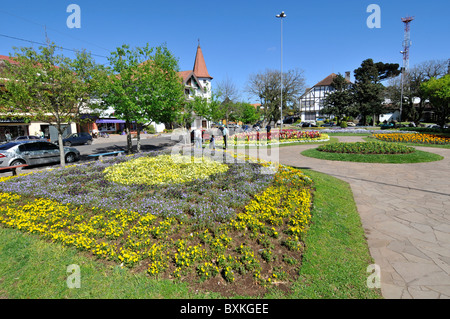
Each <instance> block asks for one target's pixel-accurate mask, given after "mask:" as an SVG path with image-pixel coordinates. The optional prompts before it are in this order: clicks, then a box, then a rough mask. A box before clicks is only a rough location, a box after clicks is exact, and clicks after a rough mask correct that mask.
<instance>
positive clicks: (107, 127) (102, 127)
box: [95, 118, 125, 134]
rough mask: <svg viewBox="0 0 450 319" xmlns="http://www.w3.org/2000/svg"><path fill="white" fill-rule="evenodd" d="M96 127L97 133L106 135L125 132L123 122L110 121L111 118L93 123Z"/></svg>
mask: <svg viewBox="0 0 450 319" xmlns="http://www.w3.org/2000/svg"><path fill="white" fill-rule="evenodd" d="M95 124H96V125H97V129H98V131H99V132H107V133H113V134H114V133H119V134H120V133H121V132H123V131H124V130H125V121H123V120H117V119H111V118H103V119H98V120H96V121H95Z"/></svg>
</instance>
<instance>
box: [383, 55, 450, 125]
mask: <svg viewBox="0 0 450 319" xmlns="http://www.w3.org/2000/svg"><path fill="white" fill-rule="evenodd" d="M446 72H447V61H446V60H429V61H425V62H422V63H419V64H417V65H415V66H414V67H413V68H411V69H410V70H409V71H408V72H407V73H406V74H405V77H404V80H403V82H404V83H403V101H402V119H408V120H411V121H413V122H415V123H416V124H419V120H420V119H421V118H422V115H423V112H424V110H425V107H426V103H425V100H426V96H425V93H424V91H423V90H422V87H421V85H422V83H424V82H425V81H428V80H430V79H431V78H433V77H435V78H439V77H441V76H443V75H445V74H446ZM386 96H387V97H388V98H389V99H390V100H391V103H392V104H393V105H394V106H395V108H396V109H399V108H400V99H401V79H400V78H399V77H397V78H395V79H392V80H391V81H390V84H389V86H388V87H386ZM416 102H417V103H416Z"/></svg>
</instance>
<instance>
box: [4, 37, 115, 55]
mask: <svg viewBox="0 0 450 319" xmlns="http://www.w3.org/2000/svg"><path fill="white" fill-rule="evenodd" d="M0 36H1V37H5V38H9V39H13V40H18V41H25V42H29V43H33V44H40V45H45V46H46V45H47V43H42V42H37V41H33V40H27V39H23V38H18V37H13V36H10V35H6V34H0ZM58 48H60V49H62V50H66V51H72V52H78V51H79V50H74V49H68V48H64V47H60V46H58ZM91 55H92V56H97V57H101V58H108V57H107V56H104V55H100V54H94V53H91Z"/></svg>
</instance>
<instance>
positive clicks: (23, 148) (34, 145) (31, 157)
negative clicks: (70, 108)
mask: <svg viewBox="0 0 450 319" xmlns="http://www.w3.org/2000/svg"><path fill="white" fill-rule="evenodd" d="M64 154H65V160H66V163H72V162H75V161H77V160H79V159H80V152H79V151H78V150H77V149H76V148H73V147H64ZM59 160H60V159H59V147H58V146H57V145H55V144H53V143H50V142H46V141H42V140H40V141H32V140H28V141H12V142H9V143H6V144H2V145H0V167H7V166H15V165H21V164H28V165H39V164H48V163H57V162H59Z"/></svg>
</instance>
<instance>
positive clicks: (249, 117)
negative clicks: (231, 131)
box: [237, 102, 260, 124]
mask: <svg viewBox="0 0 450 319" xmlns="http://www.w3.org/2000/svg"><path fill="white" fill-rule="evenodd" d="M238 108H239V112H238V117H237V120H238V121H241V122H242V123H244V124H245V123H248V124H249V123H255V122H256V121H258V120H259V118H260V114H259V112H258V109H256V108H255V107H254V106H253V105H251V104H250V103H245V102H239V103H238Z"/></svg>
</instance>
